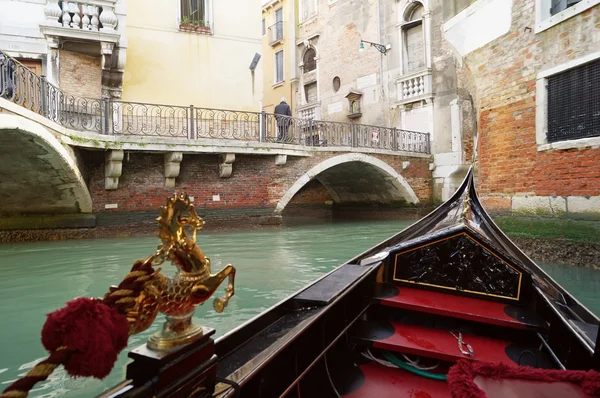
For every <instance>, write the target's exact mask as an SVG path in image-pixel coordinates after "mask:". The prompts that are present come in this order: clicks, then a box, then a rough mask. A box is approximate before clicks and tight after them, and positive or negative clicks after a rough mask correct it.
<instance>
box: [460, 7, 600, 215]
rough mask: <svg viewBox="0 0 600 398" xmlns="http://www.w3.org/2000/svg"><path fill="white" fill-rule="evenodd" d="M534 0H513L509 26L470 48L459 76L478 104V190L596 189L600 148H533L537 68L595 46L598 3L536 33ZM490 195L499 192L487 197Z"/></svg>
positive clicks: (540, 192) (560, 192)
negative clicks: (505, 32)
mask: <svg viewBox="0 0 600 398" xmlns="http://www.w3.org/2000/svg"><path fill="white" fill-rule="evenodd" d="M534 3H535V2H534V0H516V1H515V2H514V4H513V9H512V26H511V29H510V31H509V32H508V33H507V34H506V35H504V36H502V37H500V38H498V39H496V40H494V41H492V42H491V43H489V44H487V45H486V46H484V47H482V48H480V49H478V50H476V51H474V52H472V53H470V54H469V55H468V56H466V58H465V59H464V61H466V62H465V64H464V66H463V70H462V72H461V73H463V74H465V73H466V74H469V75H470V77H469V78H463V79H462V81H461V79H459V82H461V83H462V84H463V86H468V87H469V88H470V90H469V91H471V93H472V95H473V97H474V100H475V104H476V107H477V108H478V109H479V139H480V153H479V159H480V163H479V166H480V191H481V193H482V194H483V196H488V197H490V198H488V199H487V201H486V203H488V204H489V205H491V206H494V207H499V208H506V207H510V203H511V202H510V200H504V199H502V197H503V196H504V197H512V196H524V195H535V196H553V195H557V196H585V195H589V196H598V195H600V172H599V171H598V166H599V165H600V148H598V147H597V146H596V147H595V148H594V147H588V148H584V149H567V150H548V151H538V150H537V145H536V91H535V90H536V74H537V73H538V72H539V71H540V70H546V69H548V68H552V67H554V66H557V65H560V64H563V63H565V62H568V61H570V60H573V59H576V58H579V57H582V56H584V55H587V54H589V53H591V52H594V51H598V49H599V48H600V6H596V7H594V8H592V9H589V10H587V11H585V12H583V13H581V14H579V15H576V16H575V17H573V18H570V19H568V20H566V21H564V22H562V23H560V24H557V25H555V26H553V27H551V28H550V29H547V30H545V31H543V32H540V33H538V34H536V33H534V31H533V28H534V26H535V14H534V12H535V5H534ZM491 197H497V199H492V198H491Z"/></svg>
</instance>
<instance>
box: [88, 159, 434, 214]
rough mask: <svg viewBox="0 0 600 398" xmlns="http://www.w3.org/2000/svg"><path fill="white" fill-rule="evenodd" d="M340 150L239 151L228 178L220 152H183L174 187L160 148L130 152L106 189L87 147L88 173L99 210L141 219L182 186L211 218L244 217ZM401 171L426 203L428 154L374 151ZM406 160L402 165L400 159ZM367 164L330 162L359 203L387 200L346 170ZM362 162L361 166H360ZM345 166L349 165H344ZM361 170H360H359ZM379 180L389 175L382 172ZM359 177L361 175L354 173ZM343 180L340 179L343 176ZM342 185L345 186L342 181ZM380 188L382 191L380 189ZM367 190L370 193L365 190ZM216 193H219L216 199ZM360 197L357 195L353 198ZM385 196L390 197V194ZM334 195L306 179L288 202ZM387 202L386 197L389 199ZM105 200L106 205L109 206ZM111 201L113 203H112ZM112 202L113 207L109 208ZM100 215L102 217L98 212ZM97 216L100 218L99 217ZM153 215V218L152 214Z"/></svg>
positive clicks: (264, 208)
mask: <svg viewBox="0 0 600 398" xmlns="http://www.w3.org/2000/svg"><path fill="white" fill-rule="evenodd" d="M338 155H339V153H335V152H334V153H319V154H316V155H314V156H310V157H288V159H287V163H286V164H285V165H282V166H277V165H275V162H274V158H273V156H254V155H253V156H250V155H237V156H236V159H235V162H234V163H233V172H232V174H231V176H230V177H229V178H220V177H219V172H218V169H219V157H218V155H185V154H184V156H183V161H182V162H181V170H180V174H179V177H177V180H176V185H175V189H168V188H165V187H164V163H163V155H162V154H147V153H130V154H126V155H125V159H124V160H123V173H122V175H121V177H120V178H119V188H118V189H116V190H105V185H104V157H103V153H102V152H88V153H87V154H86V155H84V156H85V158H86V161H87V163H88V169H89V173H88V179H89V187H90V192H91V195H92V199H93V206H94V207H93V211H94V213H98V214H101V215H102V214H104V215H106V214H108V213H110V214H115V215H116V214H117V213H121V212H126V213H136V212H137V213H140V214H142V215H143V216H144V217H145V219H147V218H148V217H152V216H154V217H155V216H156V211H157V209H158V207H159V206H162V205H164V202H165V199H166V197H168V196H170V195H171V194H172V193H173V192H174V191H175V192H186V193H187V194H188V195H190V196H193V197H194V206H195V207H196V209H197V211H198V213H199V214H201V215H204V216H207V217H208V218H212V219H221V220H232V219H247V218H250V217H254V216H266V215H271V214H273V212H274V210H275V207H276V205H277V203H278V202H279V201H280V200H281V199H282V197H283V196H284V195H285V193H286V192H287V191H288V190H289V189H290V187H292V185H293V184H294V183H296V182H297V181H298V179H299V178H300V177H301V176H302V175H303V174H305V173H306V172H308V171H309V170H310V169H311V168H312V167H314V166H316V165H318V164H320V163H321V162H323V161H325V160H327V159H329V158H331V157H333V156H338ZM373 157H374V158H377V159H379V160H381V161H383V162H385V163H386V164H388V165H389V166H391V167H392V168H393V169H394V170H396V172H397V173H398V174H400V175H401V176H402V177H403V178H404V179H405V180H406V182H407V183H408V184H409V185H410V186H411V188H412V189H413V190H414V192H415V194H416V195H417V197H418V198H419V200H420V202H421V204H428V203H429V202H430V200H431V197H432V187H431V172H430V171H429V168H428V165H429V162H430V159H428V158H408V157H406V158H405V157H399V156H392V155H373ZM406 161H409V162H410V165H408V167H406V168H405V169H403V162H406ZM350 164H353V167H358V170H360V168H362V167H368V166H367V165H364V163H358V162H349V163H343V164H340V165H337V166H334V167H335V168H336V170H338V171H339V173H341V174H340V175H342V176H343V175H346V180H347V181H346V184H347V185H348V186H350V185H353V184H356V185H358V186H360V185H361V184H362V186H363V192H364V194H365V195H366V196H364V200H362V203H368V204H372V203H376V202H377V200H373V198H375V199H377V198H379V197H380V202H381V203H385V202H386V198H388V197H386V192H385V191H384V190H382V189H383V188H381V187H378V186H377V184H373V186H371V185H370V181H368V180H367V179H368V178H367V176H368V175H364V176H362V178H360V177H361V176H360V175H359V176H357V175H356V172H355V170H357V169H352V170H351V171H344V170H346V169H345V168H347V167H349V166H348V165H350ZM363 165H364V166H363ZM404 165H405V166H406V164H404ZM348 170H349V169H348ZM359 174H360V173H359ZM381 174H382V175H381V176H380V178H381V181H384V180H385V179H386V178H388V177H387V176H384V175H383V174H385V173H384V172H383V171H382V172H381ZM354 177H358V180H359V181H353V180H352V178H354ZM342 182H343V181H342ZM342 187H344V186H343V185H342ZM380 191H381V192H380ZM339 194H340V197H342V199H344V197H348V198H350V203H361V199H360V198H361V197H362V196H360V195H358V196H352V195H350V196H348V195H346V196H344V193H343V192H340V193H339ZM368 195H371V196H368ZM216 196H218V200H215V199H217V198H216ZM357 197H358V198H359V199H356V198H357ZM388 199H389V198H388ZM331 200H332V197H331V195H330V194H329V193H328V191H327V190H325V188H324V187H323V186H322V185H321V184H320V183H319V182H318V181H316V180H313V181H311V182H309V183H308V184H307V185H305V186H304V187H303V189H301V190H300V191H298V192H297V194H296V195H295V197H294V198H293V199H292V200H291V201H290V202H289V205H290V206H291V207H293V206H295V205H296V206H298V205H301V206H305V205H316V206H322V205H324V204H325V202H326V201H331ZM387 201H388V202H389V200H387ZM106 205H109V206H108V207H109V208H108V209H107V208H106ZM111 205H112V206H111ZM114 205H116V206H117V207H116V208H111V207H113V206H114ZM101 218H102V217H101ZM101 218H100V219H101ZM150 219H151V218H150Z"/></svg>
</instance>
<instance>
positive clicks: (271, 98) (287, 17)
mask: <svg viewBox="0 0 600 398" xmlns="http://www.w3.org/2000/svg"><path fill="white" fill-rule="evenodd" d="M267 4H268V6H267V7H263V13H262V17H263V18H265V21H266V27H267V29H266V34H265V35H264V36H263V41H262V54H263V59H264V64H263V72H264V77H263V82H264V90H263V110H264V111H265V112H267V113H273V111H274V110H275V106H276V105H277V104H279V102H280V99H281V97H282V96H284V97H285V98H286V99H287V103H288V104H289V105H290V106H291V107H292V113H293V115H294V116H295V115H296V114H295V111H294V109H295V104H294V103H293V99H294V93H293V92H292V84H291V82H290V77H291V76H292V74H291V72H292V71H291V67H290V65H291V62H290V57H295V54H294V53H293V52H291V51H290V48H291V47H292V46H290V43H291V42H295V37H290V25H289V24H290V23H292V24H294V28H295V25H296V24H295V21H294V17H293V15H294V14H295V13H294V12H293V11H294V10H293V9H290V7H294V1H293V0H283V1H277V2H273V1H270V2H269V3H267ZM280 7H283V20H284V26H283V43H279V44H276V45H274V46H271V45H270V44H269V41H270V39H269V27H270V26H271V25H273V24H274V23H275V10H277V9H279V8H280ZM294 30H295V29H294ZM282 49H283V84H280V85H277V86H273V85H274V84H275V53H276V52H278V51H281V50H282Z"/></svg>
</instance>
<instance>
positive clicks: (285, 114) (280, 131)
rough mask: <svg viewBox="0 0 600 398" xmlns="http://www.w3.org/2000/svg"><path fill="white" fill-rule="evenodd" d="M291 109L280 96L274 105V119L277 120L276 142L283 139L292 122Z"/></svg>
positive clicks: (285, 137)
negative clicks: (277, 103)
mask: <svg viewBox="0 0 600 398" xmlns="http://www.w3.org/2000/svg"><path fill="white" fill-rule="evenodd" d="M291 118H292V109H291V108H290V106H289V105H288V104H287V102H285V97H281V102H280V103H279V105H277V106H276V107H275V120H277V142H282V141H285V140H286V139H287V138H288V137H287V132H288V129H289V127H290V124H291V122H292V119H291Z"/></svg>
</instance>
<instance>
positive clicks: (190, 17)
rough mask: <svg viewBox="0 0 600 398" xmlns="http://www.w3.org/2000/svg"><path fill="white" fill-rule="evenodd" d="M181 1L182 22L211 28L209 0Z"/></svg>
mask: <svg viewBox="0 0 600 398" xmlns="http://www.w3.org/2000/svg"><path fill="white" fill-rule="evenodd" d="M179 1H180V2H181V3H180V4H181V13H180V23H181V24H186V25H187V24H191V25H194V26H197V27H201V28H210V17H209V12H208V2H209V0H179Z"/></svg>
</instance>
